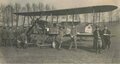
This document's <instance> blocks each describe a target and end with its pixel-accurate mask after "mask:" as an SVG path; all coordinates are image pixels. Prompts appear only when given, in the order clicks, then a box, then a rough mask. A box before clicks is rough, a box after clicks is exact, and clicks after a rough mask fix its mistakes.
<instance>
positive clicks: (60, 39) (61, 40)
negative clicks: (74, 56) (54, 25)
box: [57, 27, 65, 49]
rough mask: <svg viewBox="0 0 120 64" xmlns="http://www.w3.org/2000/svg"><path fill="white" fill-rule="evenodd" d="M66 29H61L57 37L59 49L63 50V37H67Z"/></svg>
mask: <svg viewBox="0 0 120 64" xmlns="http://www.w3.org/2000/svg"><path fill="white" fill-rule="evenodd" d="M64 29H65V28H64V27H59V35H58V36H57V38H58V41H59V47H58V48H59V49H60V48H61V44H62V43H63V39H64V38H63V37H64V35H65V30H64Z"/></svg>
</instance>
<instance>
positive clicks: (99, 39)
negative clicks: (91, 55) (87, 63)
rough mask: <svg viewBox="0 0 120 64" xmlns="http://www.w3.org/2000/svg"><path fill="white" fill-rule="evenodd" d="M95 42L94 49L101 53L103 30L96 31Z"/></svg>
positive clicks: (94, 34)
mask: <svg viewBox="0 0 120 64" xmlns="http://www.w3.org/2000/svg"><path fill="white" fill-rule="evenodd" d="M93 36H94V41H93V48H95V49H96V52H99V53H100V51H101V48H102V31H101V30H95V31H94V33H93Z"/></svg>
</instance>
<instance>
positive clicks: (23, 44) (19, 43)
mask: <svg viewBox="0 0 120 64" xmlns="http://www.w3.org/2000/svg"><path fill="white" fill-rule="evenodd" d="M26 44H27V36H26V34H25V33H22V34H21V35H20V36H19V37H18V38H17V46H18V47H19V48H26Z"/></svg>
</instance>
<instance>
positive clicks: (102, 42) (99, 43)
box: [93, 26, 111, 53]
mask: <svg viewBox="0 0 120 64" xmlns="http://www.w3.org/2000/svg"><path fill="white" fill-rule="evenodd" d="M93 36H94V42H93V48H95V49H96V52H97V53H98V52H99V53H101V50H105V49H106V48H108V49H109V48H110V46H111V41H110V37H111V32H110V30H109V29H108V27H107V26H104V29H103V30H101V29H100V27H99V26H96V29H95V31H94V32H93Z"/></svg>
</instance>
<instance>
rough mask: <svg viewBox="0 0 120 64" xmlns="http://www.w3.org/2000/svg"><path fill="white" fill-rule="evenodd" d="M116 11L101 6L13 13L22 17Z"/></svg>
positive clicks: (113, 8) (107, 6)
mask: <svg viewBox="0 0 120 64" xmlns="http://www.w3.org/2000/svg"><path fill="white" fill-rule="evenodd" d="M115 9H117V6H114V5H102V6H91V7H82V8H71V9H61V10H51V11H40V12H19V13H14V14H16V15H22V16H41V15H42V16H50V15H53V16H57V15H72V14H85V13H93V12H94V13H98V12H109V11H112V10H115Z"/></svg>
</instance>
